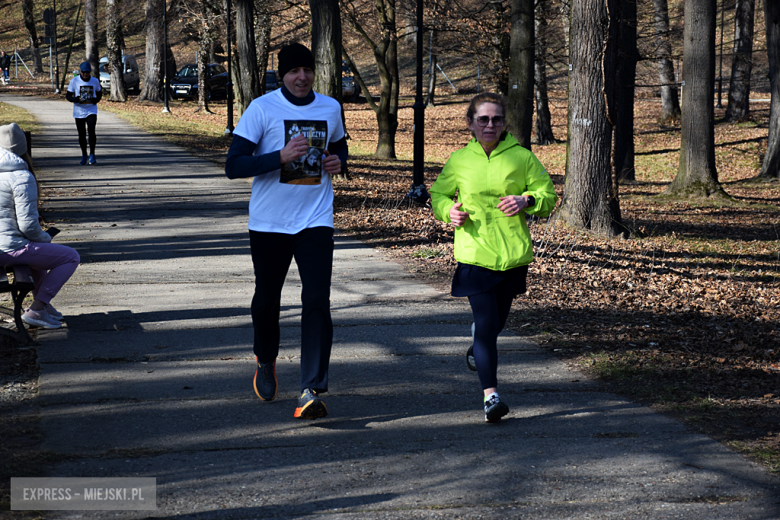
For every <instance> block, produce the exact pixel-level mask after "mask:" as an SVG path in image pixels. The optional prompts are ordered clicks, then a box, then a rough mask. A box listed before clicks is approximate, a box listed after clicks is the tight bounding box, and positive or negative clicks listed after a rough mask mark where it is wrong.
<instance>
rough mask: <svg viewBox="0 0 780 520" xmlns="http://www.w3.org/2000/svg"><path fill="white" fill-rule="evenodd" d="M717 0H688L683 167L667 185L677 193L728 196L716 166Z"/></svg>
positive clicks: (684, 71)
mask: <svg viewBox="0 0 780 520" xmlns="http://www.w3.org/2000/svg"><path fill="white" fill-rule="evenodd" d="M715 2H716V0H685V30H684V34H683V39H684V41H685V43H684V44H683V60H684V65H683V77H682V79H683V82H684V84H685V86H684V87H683V95H682V109H683V111H682V121H681V138H680V168H679V170H678V171H677V176H676V177H675V178H674V180H673V181H672V183H671V184H670V185H669V187H668V188H667V189H666V194H667V195H672V196H675V197H717V196H724V195H725V193H724V192H723V188H721V186H720V183H719V182H718V171H717V169H716V167H715V109H714V107H713V104H714V103H713V100H712V88H713V84H714V82H715V12H716V3H715Z"/></svg>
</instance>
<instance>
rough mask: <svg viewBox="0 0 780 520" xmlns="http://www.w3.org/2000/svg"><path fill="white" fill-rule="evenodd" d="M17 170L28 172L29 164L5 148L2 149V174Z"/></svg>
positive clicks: (0, 150)
mask: <svg viewBox="0 0 780 520" xmlns="http://www.w3.org/2000/svg"><path fill="white" fill-rule="evenodd" d="M17 170H27V163H26V162H25V161H24V159H22V158H21V157H19V156H18V155H16V154H15V153H11V152H9V151H8V150H6V149H5V148H0V172H15V171H17Z"/></svg>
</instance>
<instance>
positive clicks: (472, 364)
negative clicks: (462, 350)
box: [466, 323, 477, 372]
mask: <svg viewBox="0 0 780 520" xmlns="http://www.w3.org/2000/svg"><path fill="white" fill-rule="evenodd" d="M475 325H476V324H474V323H472V324H471V342H472V345H471V346H470V347H469V349H468V351H467V352H466V366H468V367H469V369H470V370H473V371H474V372H476V371H477V362H476V361H474V344H473V343H474V327H475Z"/></svg>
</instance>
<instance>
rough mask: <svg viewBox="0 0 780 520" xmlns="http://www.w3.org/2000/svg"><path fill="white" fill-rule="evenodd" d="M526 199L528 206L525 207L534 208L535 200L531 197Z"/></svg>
mask: <svg viewBox="0 0 780 520" xmlns="http://www.w3.org/2000/svg"><path fill="white" fill-rule="evenodd" d="M527 197H528V201H527V202H528V206H527V207H528V208H533V207H534V206H536V199H535V198H534V196H533V195H527Z"/></svg>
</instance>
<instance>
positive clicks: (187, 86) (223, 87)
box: [171, 63, 228, 100]
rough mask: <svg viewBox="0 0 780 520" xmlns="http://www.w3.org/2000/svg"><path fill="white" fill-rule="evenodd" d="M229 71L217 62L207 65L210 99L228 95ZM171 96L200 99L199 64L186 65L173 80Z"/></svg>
mask: <svg viewBox="0 0 780 520" xmlns="http://www.w3.org/2000/svg"><path fill="white" fill-rule="evenodd" d="M227 79H228V77H227V71H226V70H225V67H223V66H222V65H219V64H217V63H209V64H208V65H206V82H207V83H208V85H209V95H208V99H209V100H213V99H224V98H226V97H227ZM171 96H173V99H198V66H197V65H196V64H194V63H190V64H187V65H185V66H184V67H182V68H181V70H179V72H178V74H176V76H174V77H173V80H171Z"/></svg>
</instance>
